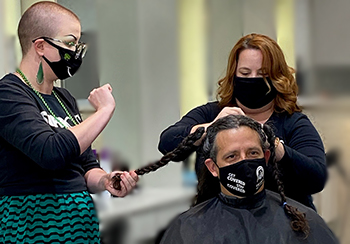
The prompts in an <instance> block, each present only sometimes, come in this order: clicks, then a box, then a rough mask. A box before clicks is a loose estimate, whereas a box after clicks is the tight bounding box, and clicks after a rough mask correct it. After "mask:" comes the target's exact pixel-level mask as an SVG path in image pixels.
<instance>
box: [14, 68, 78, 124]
mask: <svg viewBox="0 0 350 244" xmlns="http://www.w3.org/2000/svg"><path fill="white" fill-rule="evenodd" d="M16 72H17V73H18V74H19V75H20V76H21V77H22V79H23V80H24V82H25V83H26V84H27V85H28V86H29V87H30V88H32V89H33V91H34V93H35V94H36V95H37V96H38V97H39V98H40V100H41V101H42V102H43V104H44V105H45V107H46V108H47V110H48V111H49V112H50V114H51V115H52V116H53V117H54V118H55V119H56V120H57V122H58V123H60V124H61V125H62V126H63V127H64V128H66V129H67V126H65V125H64V124H63V123H62V122H61V121H60V120H59V119H58V118H57V116H56V115H55V113H54V112H53V111H52V109H51V108H50V107H49V105H48V104H47V103H46V101H45V99H44V98H43V96H41V94H40V92H39V91H37V90H36V89H35V88H34V87H33V86H32V84H31V83H30V82H29V81H28V79H27V77H26V76H25V75H24V74H23V72H22V71H21V70H20V69H17V70H16ZM52 93H53V95H54V96H55V97H56V99H57V101H58V103H59V104H60V105H61V107H62V108H63V110H64V112H66V114H67V115H68V117H69V118H70V120H71V121H72V122H73V124H74V125H78V123H77V122H76V121H75V119H73V116H72V115H71V114H70V113H69V112H68V110H67V108H66V107H65V106H64V104H63V103H62V101H61V99H59V97H58V95H57V94H56V92H55V91H54V90H52Z"/></svg>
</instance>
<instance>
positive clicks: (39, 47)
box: [33, 39, 45, 56]
mask: <svg viewBox="0 0 350 244" xmlns="http://www.w3.org/2000/svg"><path fill="white" fill-rule="evenodd" d="M44 42H45V41H44V39H37V40H35V42H34V43H33V45H34V49H35V51H36V52H37V53H38V54H39V55H40V56H43V55H44V48H45V47H44Z"/></svg>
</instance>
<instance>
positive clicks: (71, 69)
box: [43, 40, 83, 80]
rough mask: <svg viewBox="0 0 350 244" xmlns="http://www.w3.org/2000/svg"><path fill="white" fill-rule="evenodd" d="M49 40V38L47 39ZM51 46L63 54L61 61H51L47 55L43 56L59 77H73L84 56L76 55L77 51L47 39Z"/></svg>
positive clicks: (62, 78)
mask: <svg viewBox="0 0 350 244" xmlns="http://www.w3.org/2000/svg"><path fill="white" fill-rule="evenodd" d="M46 41H47V40H46ZM47 43H49V44H50V45H51V46H53V47H55V48H57V49H58V52H59V54H60V56H61V59H60V61H57V62H50V61H49V60H48V59H47V58H46V57H45V56H43V58H44V59H45V61H46V62H47V64H48V65H49V66H50V67H51V69H52V71H53V72H54V73H55V75H56V76H57V78H58V79H60V80H64V79H67V78H68V77H72V76H73V75H74V74H75V73H76V72H77V71H78V69H79V68H80V65H81V64H82V62H83V60H82V57H80V56H79V57H78V58H77V59H76V58H75V57H76V52H74V51H72V50H69V49H66V48H63V47H60V46H58V45H56V44H54V43H52V42H50V41H47Z"/></svg>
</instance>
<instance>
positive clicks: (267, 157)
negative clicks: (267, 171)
mask: <svg viewBox="0 0 350 244" xmlns="http://www.w3.org/2000/svg"><path fill="white" fill-rule="evenodd" d="M270 156H271V152H270V150H268V149H267V150H266V151H265V153H264V158H265V161H266V165H267V164H268V162H269V159H270Z"/></svg>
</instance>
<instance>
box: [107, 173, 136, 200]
mask: <svg viewBox="0 0 350 244" xmlns="http://www.w3.org/2000/svg"><path fill="white" fill-rule="evenodd" d="M117 173H122V174H121V176H120V178H121V181H120V186H121V189H120V190H116V189H115V188H114V187H113V182H112V180H111V179H112V177H113V176H114V175H115V174H117ZM138 180H139V177H138V175H137V174H136V173H135V171H130V172H127V171H123V172H122V171H113V172H112V173H110V174H109V177H108V181H107V182H106V185H105V187H106V190H107V191H109V192H110V193H111V194H112V195H114V196H118V197H125V196H126V195H128V194H129V193H130V192H131V191H132V190H133V189H134V188H135V186H136V183H137V181H138Z"/></svg>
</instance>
